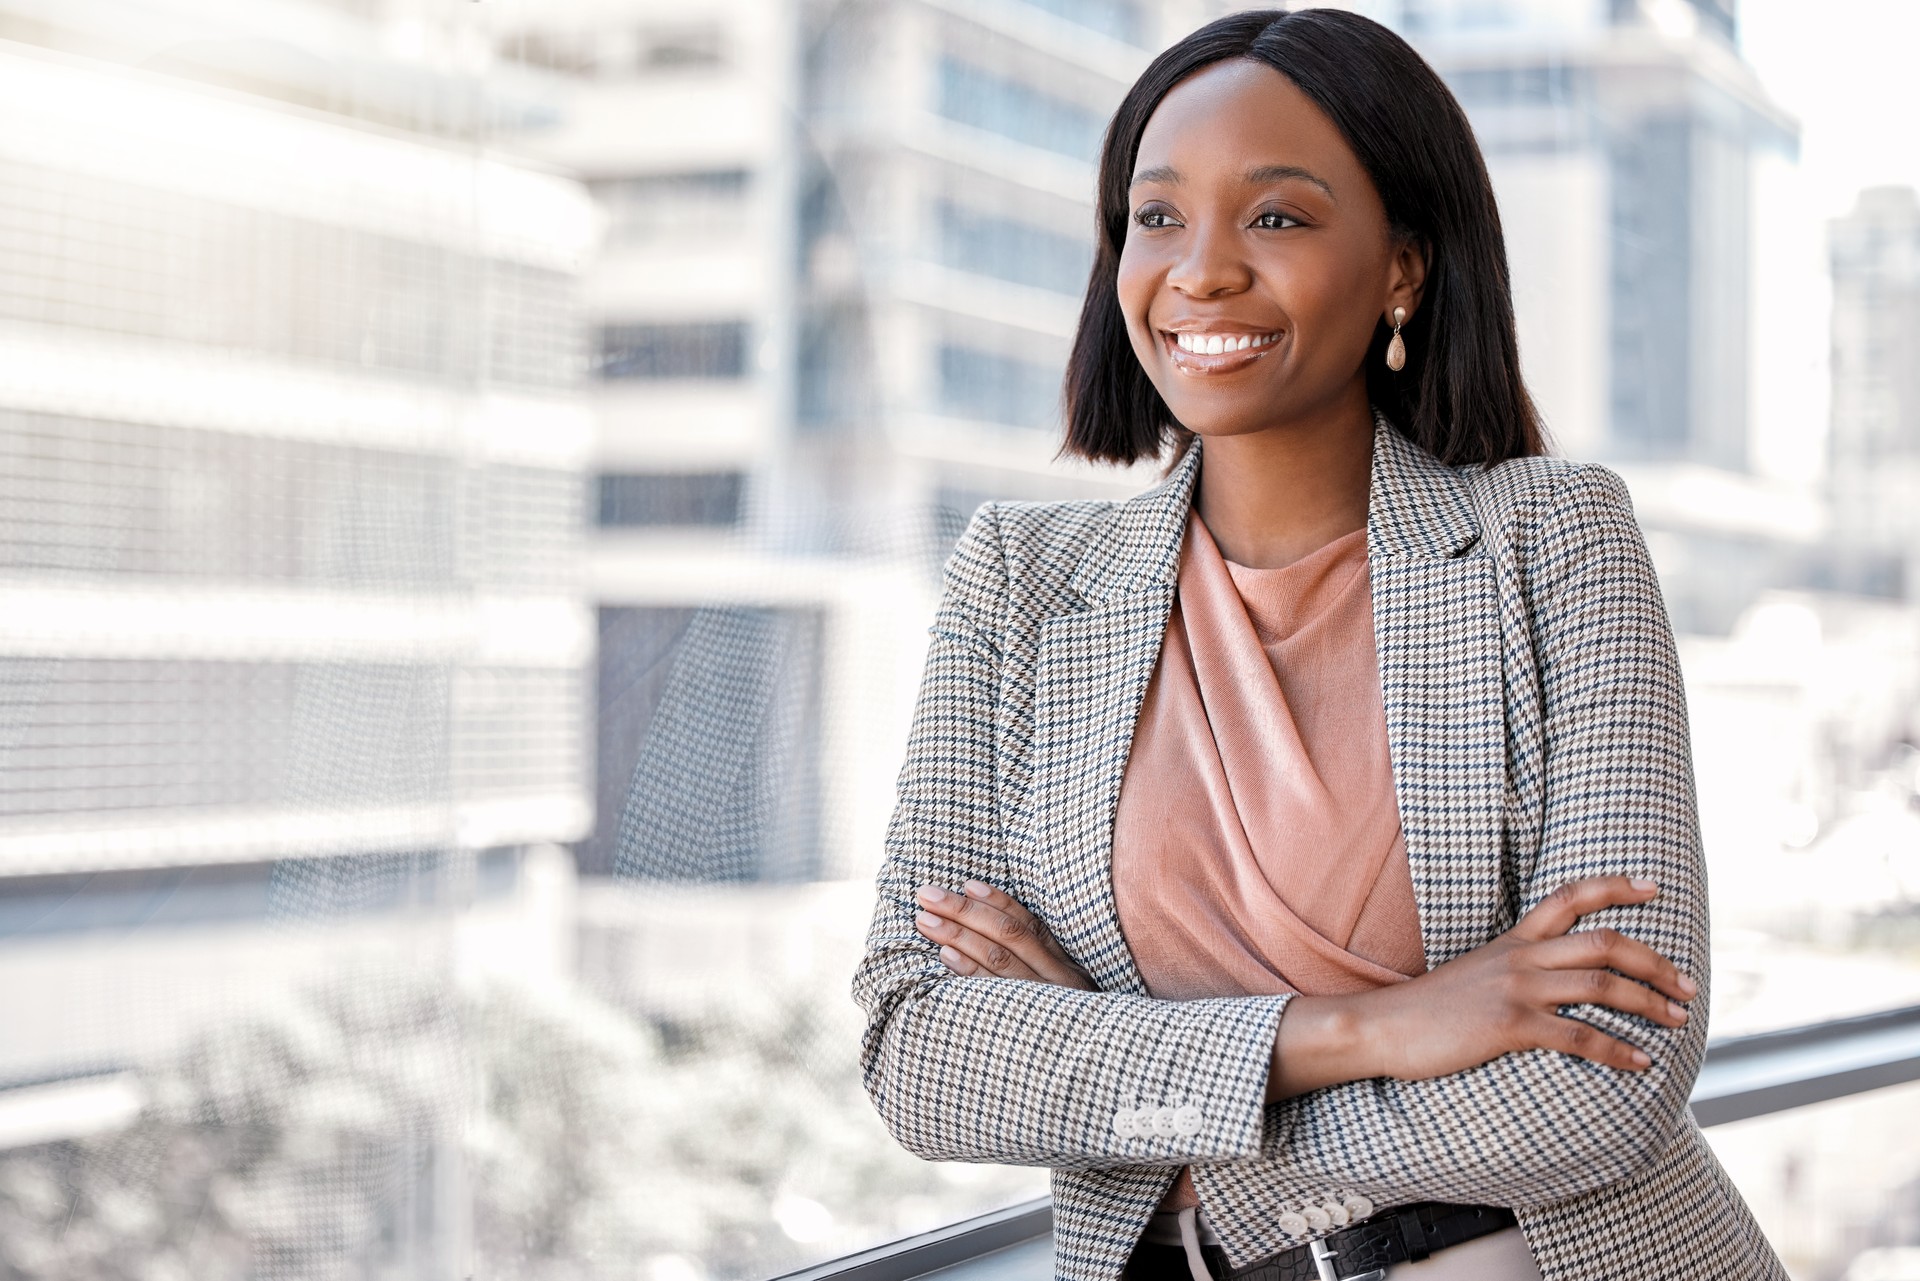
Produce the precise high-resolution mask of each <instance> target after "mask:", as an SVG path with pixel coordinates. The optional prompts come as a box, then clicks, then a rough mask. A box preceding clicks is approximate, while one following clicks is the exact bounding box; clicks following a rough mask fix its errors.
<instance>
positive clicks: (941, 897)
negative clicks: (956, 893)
mask: <svg viewBox="0 0 1920 1281" xmlns="http://www.w3.org/2000/svg"><path fill="white" fill-rule="evenodd" d="M919 899H920V901H921V902H922V903H944V902H946V901H947V892H946V891H945V890H943V889H941V888H940V887H939V886H938V885H922V886H921V887H920V893H919Z"/></svg>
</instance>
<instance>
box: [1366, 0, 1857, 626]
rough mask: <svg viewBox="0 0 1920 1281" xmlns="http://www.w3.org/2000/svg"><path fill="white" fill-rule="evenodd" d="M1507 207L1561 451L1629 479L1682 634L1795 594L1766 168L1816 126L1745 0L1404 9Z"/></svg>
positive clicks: (1807, 526) (1807, 508)
mask: <svg viewBox="0 0 1920 1281" xmlns="http://www.w3.org/2000/svg"><path fill="white" fill-rule="evenodd" d="M1400 21H1401V30H1402V31H1403V32H1404V33H1405V34H1406V35H1407V36H1408V38H1409V39H1410V40H1412V41H1413V42H1414V43H1415V44H1416V45H1418V46H1419V48H1420V49H1421V52H1422V53H1424V54H1425V55H1426V56H1427V57H1428V58H1429V59H1431V60H1432V61H1433V62H1434V64H1435V65H1436V66H1437V67H1438V68H1439V69H1440V71H1441V73H1442V74H1443V75H1444V76H1445V77H1446V79H1447V81H1448V83H1449V84H1450V85H1451V87H1452V88H1453V90H1454V92H1455V94H1456V95H1457V96H1458V97H1459V99H1460V101H1461V104H1462V105H1463V106H1464V107H1465V108H1466V110H1467V113H1468V115H1469V116H1470V117H1471V118H1472V120H1473V125H1474V129H1475V132H1476V134H1477V135H1478V137H1479V140H1480V145H1481V147H1482V149H1483V150H1484V151H1485V153H1486V156H1487V163H1488V167H1489V168H1490V170H1491V171H1492V174H1493V180H1494V186H1495V188H1496V190H1497V192H1498V194H1499V198H1500V213H1501V220H1502V224H1503V226H1504V229H1505V231H1506V236H1507V246H1508V253H1509V257H1510V260H1511V262H1512V267H1513V279H1514V293H1515V307H1516V310H1517V313H1518V319H1519V325H1520V348H1521V358H1522V360H1523V361H1524V363H1525V366H1526V373H1527V378H1528V381H1529V383H1530V385H1531V386H1532V388H1533V391H1534V394H1535V395H1536V397H1537V398H1538V399H1539V402H1540V405H1541V408H1542V410H1543V411H1544V412H1545V414H1546V416H1547V419H1548V423H1549V426H1550V428H1551V430H1552V433H1553V436H1554V439H1555V442H1556V443H1557V445H1558V446H1559V448H1560V449H1561V450H1562V451H1563V452H1565V453H1567V454H1569V455H1571V456H1573V457H1576V458H1591V459H1596V460H1599V461H1602V462H1605V463H1607V464H1609V465H1611V466H1614V467H1615V468H1616V469H1617V470H1619V471H1620V472H1621V473H1622V474H1623V475H1624V476H1625V477H1626V479H1627V482H1628V485H1629V487H1630V488H1631V489H1632V491H1633V495H1634V501H1635V504H1636V508H1637V510H1638V514H1639V516H1640V519H1641V523H1642V525H1643V526H1644V527H1645V528H1646V529H1647V532H1648V537H1649V541H1650V542H1652V543H1653V544H1654V545H1655V559H1656V561H1658V562H1659V564H1660V567H1661V574H1662V582H1663V585H1664V587H1665V588H1666V592H1667V597H1668V605H1669V608H1670V610H1671V611H1672V613H1673V615H1674V623H1675V626H1676V627H1678V628H1679V629H1680V630H1682V631H1688V632H1704V633H1725V632H1727V631H1728V630H1729V629H1730V628H1731V627H1732V625H1733V624H1734V622H1735V621H1736V619H1737V618H1738V616H1739V614H1740V612H1741V611H1742V610H1743V609H1744V608H1745V607H1746V606H1747V605H1749V604H1751V603H1752V601H1753V600H1754V599H1755V598H1756V597H1757V595H1758V594H1759V592H1760V591H1762V590H1764V589H1765V588H1767V587H1770V586H1777V585H1779V584H1781V583H1783V582H1789V581H1794V580H1795V579H1796V578H1797V576H1798V575H1800V574H1801V573H1802V572H1803V561H1804V559H1805V555H1806V550H1807V548H1808V547H1809V546H1810V545H1811V543H1812V542H1813V541H1814V540H1815V538H1816V537H1817V536H1818V535H1819V533H1820V532H1821V512H1820V510H1819V505H1818V503H1817V501H1816V499H1815V496H1814V495H1813V494H1811V493H1795V492H1793V491H1791V490H1790V488H1789V487H1786V486H1783V485H1780V484H1778V483H1777V482H1773V481H1770V480H1767V479H1764V478H1762V477H1760V476H1757V475H1755V474H1754V471H1753V468H1752V466H1751V461H1750V453H1749V435H1750V431H1751V426H1752V420H1753V414H1752V406H1751V405H1750V403H1749V402H1750V395H1749V388H1750V385H1751V383H1752V381H1753V369H1752V363H1751V362H1752V360H1753V355H1752V341H1751V336H1750V333H1749V327H1750V325H1749V315H1750V310H1751V296H1750V285H1749V282H1750V281H1751V279H1752V277H1753V275H1754V269H1755V262H1754V253H1755V249H1754V237H1753V230H1752V223H1753V218H1754V212H1755V210H1754V205H1755V201H1756V198H1757V197H1756V194H1755V187H1756V181H1755V177H1756V173H1757V171H1758V170H1759V168H1760V167H1761V166H1763V165H1765V164H1766V163H1768V162H1769V161H1770V160H1774V161H1777V160H1783V159H1790V158H1791V157H1793V156H1794V155H1795V154H1796V151H1797V145H1798V141H1797V140H1798V126H1797V125H1796V124H1795V123H1794V122H1793V121H1792V119H1791V118H1789V117H1788V116H1786V115H1785V114H1784V113H1783V112H1782V111H1781V110H1780V109H1779V108H1778V107H1777V106H1775V105H1774V104H1773V102H1772V101H1771V100H1770V99H1769V98H1768V96H1767V94H1766V91H1765V90H1764V88H1763V87H1762V86H1761V84H1760V83H1759V81H1758V79H1757V78H1756V77H1755V75H1754V73H1753V71H1752V69H1751V68H1750V67H1749V66H1748V65H1747V64H1746V63H1745V62H1744V61H1743V60H1742V58H1741V56H1740V53H1739V49H1738V46H1737V43H1736V26H1735V22H1736V14H1735V6H1734V0H1404V3H1403V5H1402V8H1401V15H1400Z"/></svg>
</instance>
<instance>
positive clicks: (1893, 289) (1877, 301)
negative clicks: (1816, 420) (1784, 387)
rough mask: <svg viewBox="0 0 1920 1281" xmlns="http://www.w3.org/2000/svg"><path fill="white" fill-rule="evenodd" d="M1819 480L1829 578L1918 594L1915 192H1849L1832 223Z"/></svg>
mask: <svg viewBox="0 0 1920 1281" xmlns="http://www.w3.org/2000/svg"><path fill="white" fill-rule="evenodd" d="M1828 248H1829V253H1830V263H1831V267H1832V272H1833V367H1832V368H1833V393H1832V394H1833V421H1832V426H1831V434H1830V436H1829V437H1828V450H1829V453H1828V484H1829V487H1830V491H1829V492H1830V494H1831V502H1832V506H1833V515H1834V542H1835V545H1836V550H1837V551H1838V552H1839V553H1840V558H1839V562H1838V564H1837V565H1836V567H1835V570H1834V574H1835V578H1836V579H1837V580H1838V581H1836V582H1835V584H1834V585H1835V586H1838V587H1842V588H1848V589H1851V590H1854V591H1860V592H1865V593H1868V594H1871V595H1878V596H1895V597H1900V598H1903V599H1906V600H1909V601H1911V600H1914V599H1915V598H1916V596H1920V580H1916V578H1915V574H1916V573H1920V362H1916V361H1915V359H1914V352H1915V351H1916V350H1920V197H1916V196H1915V193H1914V191H1913V189H1912V188H1911V187H1874V188H1869V189H1868V190H1866V191H1863V192H1861V193H1860V199H1859V203H1858V204H1857V205H1856V206H1855V207H1854V210H1853V212H1852V213H1850V214H1848V215H1847V216H1846V217H1844V218H1840V219H1837V220H1835V221H1834V223H1833V224H1832V226H1831V227H1830V229H1829V240H1828Z"/></svg>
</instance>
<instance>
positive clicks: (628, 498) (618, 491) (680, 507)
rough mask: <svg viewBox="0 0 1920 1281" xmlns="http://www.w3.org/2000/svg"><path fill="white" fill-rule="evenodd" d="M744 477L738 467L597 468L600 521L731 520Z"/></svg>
mask: <svg viewBox="0 0 1920 1281" xmlns="http://www.w3.org/2000/svg"><path fill="white" fill-rule="evenodd" d="M745 490H746V477H745V476H744V475H742V474H741V473H739V472H737V471H728V472H693V473H677V472H676V473H667V474H662V473H658V472H642V473H639V474H625V473H619V472H602V473H601V474H600V523H601V524H602V525H629V526H640V525H732V524H734V523H736V522H737V521H738V520H739V519H740V501H741V498H742V497H743V495H744V493H745Z"/></svg>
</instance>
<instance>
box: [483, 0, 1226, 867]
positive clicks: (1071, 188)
mask: <svg viewBox="0 0 1920 1281" xmlns="http://www.w3.org/2000/svg"><path fill="white" fill-rule="evenodd" d="M1209 12H1210V11H1208V10H1206V9H1205V8H1203V7H1202V6H1200V5H1197V4H1169V5H1160V4H1144V3H1135V2H1134V0H951V2H950V0H938V2H935V3H920V2H919V0H888V2H885V3H877V4H872V3H863V4H854V3H840V4H822V5H793V4H786V3H781V2H779V0H745V2H741V3H707V4H694V5H688V4H683V3H672V4H670V3H663V2H660V0H630V2H627V3H621V4H607V3H593V2H589V0H567V2H565V3H554V4H548V5H544V6H541V7H540V8H538V9H537V10H535V9H530V8H521V9H517V10H515V9H513V8H511V7H508V6H502V7H499V8H498V9H496V10H495V14H494V18H495V21H496V22H497V24H498V26H497V29H496V32H495V47H496V49H497V50H498V52H499V54H500V55H501V56H502V57H503V58H505V59H508V60H510V61H514V62H517V63H519V64H521V65H522V66H525V67H527V68H529V69H532V70H540V71H545V72H548V73H551V74H552V76H553V82H552V83H553V88H552V99H551V104H552V105H551V109H550V111H549V112H548V113H547V121H546V123H545V124H544V125H542V126H541V127H538V128H534V129H529V130H525V131H523V132H521V133H519V134H517V135H516V136H515V137H514V139H513V145H515V146H517V147H520V148H523V149H525V150H526V151H528V152H529V153H530V154H533V155H535V156H538V157H540V158H542V159H544V160H547V161H551V162H553V163H557V164H560V165H564V166H566V167H567V168H568V169H569V170H571V171H573V172H575V173H578V174H579V175H581V176H582V177H583V178H584V179H585V180H586V181H587V183H588V185H589V187H590V189H591V190H592V191H593V192H594V194H595V195H596V197H597V198H598V199H599V201H600V203H601V206H602V208H603V210H604V217H605V236H604V241H603V244H602V248H601V251H600V253H599V255H598V257H597V258H596V259H595V261H594V263H593V265H592V267H591V268H590V270H589V272H588V274H587V277H586V297H587V308H588V312H589V319H590V323H591V326H592V333H593V338H592V352H591V358H592V361H593V366H594V380H593V390H592V397H593V402H594V408H595V422H596V435H595V454H594V467H595V470H596V473H597V486H598V491H597V513H596V514H597V524H598V529H597V531H596V533H595V535H594V540H593V549H592V554H591V566H592V569H591V574H592V590H593V593H594V595H595V598H596V600H597V601H598V603H599V606H600V611H601V612H600V627H601V639H602V645H601V666H600V697H599V704H598V705H599V707H600V710H601V721H600V733H599V744H598V747H599V761H600V768H599V788H600V793H599V801H598V817H597V821H596V824H595V832H594V836H593V837H592V838H591V840H590V841H589V842H587V843H586V844H585V846H583V848H582V851H581V857H582V862H583V866H584V868H585V869H586V870H588V871H590V872H595V873H613V874H618V875H620V876H633V877H640V878H643V879H649V880H706V881H726V882H745V881H779V882H806V881H818V880H821V879H830V878H840V877H848V876H860V875H864V874H866V873H867V872H868V870H869V869H870V868H871V866H872V865H873V862H874V861H875V860H876V859H877V858H878V852H879V849H880V846H881V839H882V834H883V825H884V822H885V819H886V815H887V813H888V811H889V810H890V808H891V788H890V783H891V778H892V774H893V770H894V768H895V763H894V762H895V758H896V756H897V752H898V750H899V744H900V741H901V733H902V731H903V728H904V719H905V713H906V708H907V706H908V705H909V704H910V701H911V697H912V692H913V685H914V683H915V679H916V677H917V668H918V662H919V657H920V655H921V654H922V653H923V652H924V649H925V640H924V635H923V632H922V628H923V627H924V625H925V618H926V616H927V614H928V612H929V610H930V608H931V602H932V594H933V590H934V587H935V583H934V571H935V570H936V569H937V566H938V564H939V562H940V560H941V559H942V558H943V556H944V554H945V552H946V550H947V549H948V548H949V547H951V545H952V542H953V539H954V538H955V537H956V536H957V535H958V533H959V530H960V527H961V525H962V523H963V522H964V520H965V519H966V518H967V516H969V515H970V514H971V513H972V511H973V509H974V508H975V507H976V506H977V505H978V504H979V503H980V502H981V501H984V500H985V499H987V498H990V497H992V498H1022V497H1026V498H1040V497H1058V496H1062V495H1070V494H1076V493H1077V494H1082V495H1089V496H1094V495H1097V496H1119V495H1124V494H1126V493H1129V492H1132V491H1133V490H1135V489H1137V488H1140V487H1141V486H1142V485H1143V484H1144V483H1146V481H1147V477H1146V476H1145V475H1144V474H1123V473H1113V472H1102V471H1095V470H1093V469H1089V468H1077V467H1072V466H1069V465H1066V464H1062V463H1059V462H1057V461H1056V460H1055V459H1054V457H1053V455H1054V453H1055V449H1056V445H1057V440H1058V435H1057V431H1058V427H1059V413H1058V406H1057V398H1058V392H1059V385H1060V378H1061V373H1062V370H1063V367H1064V363H1065V358H1066V353H1067V345H1068V341H1069V338H1070V336H1071V333H1072V330H1073V326H1074V323H1075V320H1076V317H1077V314H1078V306H1079V298H1080V294H1081V292H1082V290H1083V288H1084V286H1085V283H1086V273H1087V270H1088V267H1089V265H1090V263H1091V260H1092V222H1093V217H1092V204H1091V196H1092V189H1093V160H1094V158H1095V153H1096V150H1097V148H1098V145H1099V139H1100V135H1101V131H1102V129H1103V128H1104V125H1105V121H1106V118H1107V116H1108V114H1109V113H1110V112H1111V111H1112V108H1113V107H1114V105H1115V104H1116V103H1117V102H1118V101H1119V98H1120V95H1121V93H1122V92H1123V91H1124V90H1125V88H1126V86H1127V85H1128V84H1129V83H1130V82H1131V81H1132V79H1133V78H1134V77H1135V76H1136V75H1138V73H1139V72H1140V71H1141V70H1142V69H1143V68H1144V67H1145V65H1146V62H1147V60H1148V59H1149V57H1150V56H1151V53H1152V51H1153V50H1155V49H1157V48H1158V47H1160V45H1161V44H1162V43H1164V42H1165V41H1167V40H1170V39H1171V38H1173V37H1174V36H1175V35H1177V34H1179V33H1181V32H1183V31H1185V30H1187V29H1189V28H1190V27H1191V26H1193V25H1196V24H1197V23H1198V22H1199V21H1201V20H1203V19H1204V18H1205V17H1207V16H1209Z"/></svg>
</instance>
